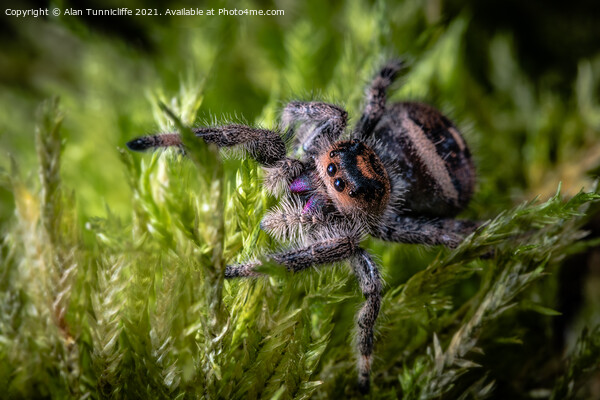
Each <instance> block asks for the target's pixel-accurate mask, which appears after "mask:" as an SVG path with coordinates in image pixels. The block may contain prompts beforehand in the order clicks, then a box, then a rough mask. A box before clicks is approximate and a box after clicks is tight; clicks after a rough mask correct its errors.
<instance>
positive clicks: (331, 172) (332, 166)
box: [327, 163, 337, 176]
mask: <svg viewBox="0 0 600 400" xmlns="http://www.w3.org/2000/svg"><path fill="white" fill-rule="evenodd" d="M336 172H337V168H336V167H335V164H334V163H331V164H329V165H328V166H327V175H329V176H334V175H335V173H336Z"/></svg>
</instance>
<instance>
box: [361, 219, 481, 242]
mask: <svg viewBox="0 0 600 400" xmlns="http://www.w3.org/2000/svg"><path fill="white" fill-rule="evenodd" d="M478 226H479V223H477V222H474V221H469V220H458V219H453V218H425V217H418V218H417V217H411V216H405V215H394V216H391V217H389V216H388V217H387V218H385V219H384V220H383V221H382V223H381V224H378V225H377V226H374V227H373V228H372V229H373V231H372V232H371V234H372V235H373V236H374V237H377V238H379V239H383V240H387V241H389V242H398V243H412V244H427V245H439V244H441V245H444V246H447V247H450V248H454V247H456V246H458V245H459V244H460V242H462V241H463V239H464V238H465V237H466V236H468V235H469V234H471V233H472V232H473V231H474V230H475V229H476V228H477V227H478Z"/></svg>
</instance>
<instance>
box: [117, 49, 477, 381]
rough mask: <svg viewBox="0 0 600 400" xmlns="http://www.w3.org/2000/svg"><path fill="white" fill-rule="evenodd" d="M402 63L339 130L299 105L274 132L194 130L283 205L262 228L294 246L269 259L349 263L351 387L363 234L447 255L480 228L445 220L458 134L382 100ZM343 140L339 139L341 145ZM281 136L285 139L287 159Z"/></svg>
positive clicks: (328, 114) (370, 292) (363, 372)
mask: <svg viewBox="0 0 600 400" xmlns="http://www.w3.org/2000/svg"><path fill="white" fill-rule="evenodd" d="M401 69H402V62H400V61H391V62H388V63H386V64H385V65H384V66H383V67H382V68H381V69H380V70H379V72H378V73H377V74H376V75H375V77H374V79H373V80H372V82H371V84H370V85H369V87H368V89H367V93H366V99H365V106H364V111H363V114H362V116H361V117H360V119H359V121H358V122H357V124H356V126H355V128H354V130H352V132H351V133H349V134H346V123H347V118H348V113H347V112H346V111H345V110H344V109H342V108H341V107H338V106H336V105H333V104H327V103H321V102H297V101H293V102H290V103H288V104H287V105H286V107H285V108H284V110H283V113H282V118H281V119H282V129H281V132H284V133H283V134H280V133H278V131H275V130H267V129H259V128H253V127H249V126H245V125H239V124H232V125H224V126H214V127H200V128H194V129H193V131H194V133H195V134H196V136H197V137H199V138H202V139H204V141H206V142H208V143H215V144H216V145H217V146H219V147H231V146H238V147H241V148H242V149H243V150H245V152H246V154H248V155H249V156H250V157H252V158H254V159H255V160H256V161H257V162H258V163H259V164H261V165H262V166H263V168H264V171H265V188H266V190H268V191H269V192H270V193H272V194H273V195H275V196H279V197H280V203H279V205H278V206H277V207H275V208H274V209H272V210H270V211H269V212H267V213H266V215H265V216H264V218H263V220H262V222H261V228H262V229H263V230H264V231H266V232H267V233H268V234H270V235H273V236H274V237H276V238H277V239H279V240H282V241H286V242H287V243H293V245H290V248H288V249H286V250H285V251H282V252H280V253H275V254H270V255H268V256H267V257H266V258H267V259H269V260H273V261H274V262H276V263H279V264H282V265H284V266H285V267H286V268H287V269H288V270H290V271H293V272H298V271H301V270H304V269H307V268H309V267H313V266H321V265H324V264H331V263H333V262H337V261H348V262H349V263H350V265H351V266H352V270H353V271H354V274H355V275H356V278H357V280H358V284H359V287H360V289H361V291H362V293H363V295H364V297H365V299H366V301H365V303H364V304H363V306H362V308H361V309H360V311H359V312H358V318H357V328H356V331H357V332H356V333H357V341H356V343H357V350H358V385H359V389H360V390H361V391H362V392H367V391H369V385H370V378H369V375H370V371H371V363H372V354H373V328H374V325H375V321H376V319H377V315H378V314H379V308H380V304H381V296H382V281H381V278H380V274H379V271H378V268H377V265H376V263H375V262H374V261H373V258H372V257H371V255H370V254H369V253H368V252H367V251H366V250H365V249H364V248H362V247H361V246H360V242H361V240H362V239H363V238H364V237H366V236H367V235H371V236H373V237H376V238H379V239H382V240H385V241H390V242H399V243H414V244H426V245H444V246H447V247H450V248H453V247H456V246H457V245H458V244H459V243H460V242H461V241H462V240H463V238H464V237H465V236H466V235H468V234H470V233H471V232H473V230H474V229H475V228H476V227H477V223H475V222H473V221H467V220H457V219H454V218H453V217H454V216H455V215H456V214H457V213H458V212H460V211H461V210H462V209H463V208H464V207H465V206H466V205H467V203H468V202H469V200H470V198H471V196H472V194H473V189H474V186H475V168H474V166H473V162H472V160H471V155H470V152H469V149H468V147H467V145H466V143H465V141H464V139H463V137H462V135H461V134H460V133H459V131H458V129H457V128H456V127H455V126H454V125H453V124H452V122H450V121H449V120H448V119H447V118H446V117H445V116H444V115H442V114H441V113H440V112H439V111H437V110H436V109H434V108H432V107H431V106H428V105H426V104H422V103H416V102H401V103H394V104H389V105H388V104H386V91H387V89H388V87H389V86H390V85H391V84H392V82H393V81H394V79H395V78H396V77H397V75H398V74H399V72H400V70H401ZM342 136H346V138H347V140H340V138H341V137H342ZM284 137H290V138H291V137H293V138H294V139H293V141H292V151H291V153H290V154H298V153H300V154H301V156H300V157H299V158H295V157H291V156H288V154H287V151H286V144H285V143H284V139H283V138H284ZM181 145H182V142H181V137H180V136H179V135H178V134H177V133H163V134H158V135H152V136H145V137H140V138H137V139H134V140H132V141H130V142H129V143H127V146H128V147H129V148H130V149H131V150H136V151H139V150H145V149H149V148H156V147H164V146H181ZM258 265H260V261H255V260H250V261H247V262H244V263H240V264H234V265H228V266H227V267H226V270H225V276H226V278H237V277H253V276H257V275H259V273H258V272H257V271H256V267H257V266H258Z"/></svg>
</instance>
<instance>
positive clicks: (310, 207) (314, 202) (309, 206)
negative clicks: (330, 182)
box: [302, 196, 323, 214]
mask: <svg viewBox="0 0 600 400" xmlns="http://www.w3.org/2000/svg"><path fill="white" fill-rule="evenodd" d="M322 205H323V199H321V198H320V197H317V196H310V199H308V201H307V202H306V205H305V206H304V208H303V209H302V214H307V213H310V212H311V211H314V210H315V209H316V208H319V207H321V206H322Z"/></svg>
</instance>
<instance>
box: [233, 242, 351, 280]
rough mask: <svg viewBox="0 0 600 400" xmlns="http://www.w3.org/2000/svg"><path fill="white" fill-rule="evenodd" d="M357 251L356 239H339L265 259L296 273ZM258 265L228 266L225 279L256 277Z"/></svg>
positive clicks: (253, 263)
mask: <svg viewBox="0 0 600 400" xmlns="http://www.w3.org/2000/svg"><path fill="white" fill-rule="evenodd" d="M358 249H359V247H358V239H357V238H354V237H339V238H333V239H327V240H322V241H319V242H316V243H313V244H310V245H308V246H304V247H300V248H298V249H293V250H288V251H285V252H282V253H275V254H271V255H270V256H268V257H267V259H269V260H273V261H275V262H276V263H278V264H282V265H284V266H285V267H286V268H287V269H288V271H291V272H298V271H301V270H303V269H306V268H309V267H312V266H314V265H320V264H328V263H333V262H336V261H341V260H345V259H348V258H350V257H352V256H353V255H354V254H355V253H356V252H357V251H358ZM259 265H261V263H260V261H250V262H246V263H241V264H234V265H228V266H227V267H226V268H225V278H237V277H249V276H258V275H260V274H259V273H258V272H257V271H256V267H258V266H259Z"/></svg>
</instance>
